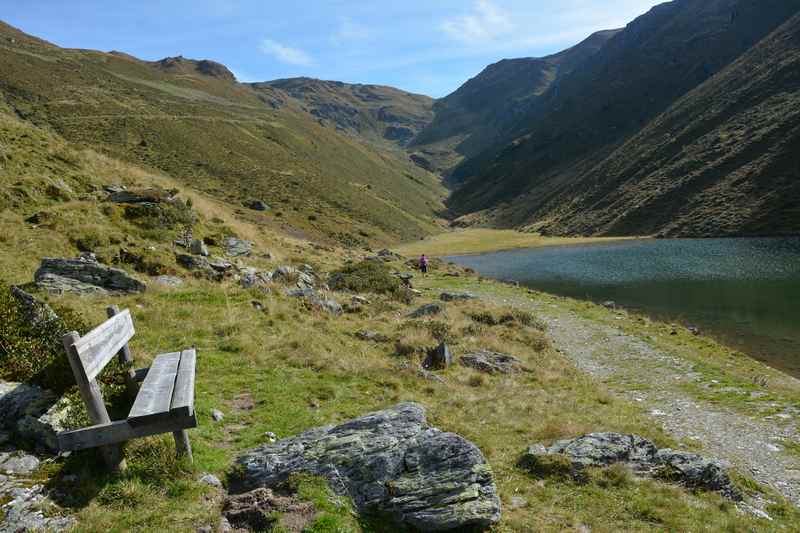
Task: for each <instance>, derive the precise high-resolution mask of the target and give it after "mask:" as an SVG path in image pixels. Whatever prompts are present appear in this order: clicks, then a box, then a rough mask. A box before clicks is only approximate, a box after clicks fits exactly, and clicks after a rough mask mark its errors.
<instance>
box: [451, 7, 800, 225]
mask: <svg viewBox="0 0 800 533" xmlns="http://www.w3.org/2000/svg"><path fill="white" fill-rule="evenodd" d="M798 9H800V2H798V1H796V0H792V1H785V0H781V1H779V0H768V1H763V2H753V1H750V0H714V1H712V2H708V1H700V0H676V1H674V2H670V3H668V4H663V5H660V6H657V7H656V8H653V9H652V10H651V11H650V12H649V13H647V14H646V15H643V16H642V17H639V18H638V19H637V20H635V21H634V22H632V23H631V24H629V25H628V26H627V27H626V28H625V30H623V31H622V32H620V33H619V34H617V35H615V36H614V37H613V38H612V39H611V40H609V42H608V43H607V44H606V45H605V46H604V47H603V48H602V49H601V50H600V51H599V52H598V53H597V54H595V55H594V56H592V58H591V60H589V61H587V62H585V63H584V64H583V67H584V68H581V69H576V70H574V71H573V72H572V73H570V74H569V75H568V76H566V77H565V78H564V79H563V80H562V82H561V83H560V84H559V86H558V87H557V88H556V87H554V88H551V89H549V90H548V92H547V94H545V95H543V96H542V97H541V98H540V99H539V101H538V102H537V105H536V106H533V107H532V108H531V110H530V111H529V113H528V114H527V115H526V116H525V118H524V119H522V120H520V121H519V122H518V123H517V125H516V127H514V128H512V130H511V132H510V134H509V135H508V141H504V143H500V144H498V145H495V146H494V147H492V148H491V149H489V150H486V151H484V153H482V154H481V155H480V156H477V157H475V158H473V159H471V160H469V161H467V162H465V163H464V164H462V165H461V166H460V167H459V168H458V169H457V170H456V172H455V177H456V178H457V179H461V180H465V181H467V184H466V185H465V186H464V187H462V188H461V189H459V190H457V191H456V192H455V193H454V195H453V197H452V198H451V200H450V203H449V205H450V207H451V209H452V210H453V211H454V212H455V213H456V214H458V215H460V214H466V213H471V212H476V211H480V210H484V209H487V208H491V212H489V213H483V214H484V215H486V216H484V217H483V220H484V221H486V220H489V221H491V222H492V223H494V224H497V225H507V226H518V225H523V224H529V223H531V222H534V221H540V222H546V221H547V220H548V219H550V218H552V217H554V216H558V217H561V218H565V217H572V218H579V217H581V216H582V212H581V211H579V210H577V209H576V205H574V204H573V203H572V197H573V195H574V194H575V192H576V191H579V190H581V187H582V185H581V177H582V176H583V175H585V174H586V173H587V172H589V171H590V169H591V168H592V167H594V166H595V165H597V164H599V163H600V162H601V161H602V160H603V159H605V158H606V157H608V156H609V155H610V154H611V153H612V152H613V151H614V150H615V149H617V148H618V147H619V146H620V145H621V144H622V143H623V142H625V140H626V139H628V138H629V137H630V136H632V135H634V134H636V133H637V132H638V131H639V130H641V129H642V128H643V127H644V126H645V125H646V124H647V123H648V122H649V121H650V120H652V119H653V118H655V117H656V116H657V115H658V114H659V113H661V112H663V111H664V110H666V109H667V108H668V107H669V106H670V105H671V104H672V103H674V102H675V101H676V100H677V99H678V98H680V97H681V96H683V95H685V94H686V93H687V92H689V91H690V90H692V89H693V88H695V87H697V86H698V85H699V84H701V83H702V82H704V81H705V80H707V79H709V78H711V77H712V76H713V75H714V74H715V73H717V72H719V71H720V70H721V69H723V68H724V67H725V66H727V65H728V64H730V63H731V62H732V61H734V60H735V59H737V58H738V57H739V56H741V55H742V53H744V52H745V51H747V50H748V49H749V48H751V47H752V46H753V45H754V44H755V43H757V42H758V41H759V40H760V39H762V38H764V37H765V36H767V35H768V34H769V33H770V32H771V31H773V30H774V29H775V28H777V27H778V26H779V25H780V24H781V23H783V22H785V21H786V20H787V19H788V18H789V17H791V16H792V15H793V14H794V13H795V12H797V10H798ZM644 163H646V162H645V161H639V164H644ZM627 231H628V232H634V233H642V231H641V230H637V229H634V228H631V227H629V228H628V230H627Z"/></svg>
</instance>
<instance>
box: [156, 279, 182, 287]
mask: <svg viewBox="0 0 800 533" xmlns="http://www.w3.org/2000/svg"><path fill="white" fill-rule="evenodd" d="M155 282H156V283H157V284H158V285H161V286H163V287H172V288H175V287H180V286H181V285H183V280H182V279H181V278H179V277H176V276H158V277H156V278H155Z"/></svg>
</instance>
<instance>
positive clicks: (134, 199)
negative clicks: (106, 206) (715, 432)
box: [108, 188, 173, 204]
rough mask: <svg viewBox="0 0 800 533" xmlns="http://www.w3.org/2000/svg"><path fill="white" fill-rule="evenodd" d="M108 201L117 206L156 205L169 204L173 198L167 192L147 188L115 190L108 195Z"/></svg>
mask: <svg viewBox="0 0 800 533" xmlns="http://www.w3.org/2000/svg"><path fill="white" fill-rule="evenodd" d="M108 200H109V201H110V202H114V203H117V204H157V203H160V202H170V201H172V200H173V198H172V197H171V196H170V195H169V193H167V191H164V190H161V189H156V188H149V189H140V190H136V191H129V190H126V189H122V190H117V191H114V192H111V193H110V194H109V195H108Z"/></svg>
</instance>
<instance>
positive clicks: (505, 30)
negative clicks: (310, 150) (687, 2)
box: [0, 0, 661, 97]
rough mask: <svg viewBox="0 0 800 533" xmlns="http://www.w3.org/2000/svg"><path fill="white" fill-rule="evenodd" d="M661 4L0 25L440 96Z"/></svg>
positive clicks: (564, 1)
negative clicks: (508, 62)
mask: <svg viewBox="0 0 800 533" xmlns="http://www.w3.org/2000/svg"><path fill="white" fill-rule="evenodd" d="M658 3H661V1H658V0H656V1H654V0H401V1H391V2H390V1H382V0H373V1H354V0H305V1H302V2H301V1H292V0H282V1H279V2H276V1H273V0H260V1H259V0H242V1H233V0H193V1H184V0H161V1H155V0H136V1H124V2H122V1H119V2H117V1H109V0H2V2H0V19H2V20H4V21H6V22H8V23H10V24H12V25H14V26H17V27H19V28H20V29H22V30H23V31H26V32H28V33H31V34H34V35H36V36H38V37H42V38H44V39H47V40H49V41H51V42H54V43H55V44H58V45H60V46H65V47H72V48H92V49H97V50H105V51H110V50H120V51H123V52H127V53H130V54H132V55H134V56H137V57H139V58H142V59H147V60H155V59H161V58H163V57H167V56H176V55H183V56H185V57H191V58H195V59H213V60H215V61H219V62H220V63H223V64H225V65H226V66H228V68H230V69H231V70H232V71H233V72H234V73H235V74H236V76H237V77H238V78H239V79H240V80H241V81H263V80H271V79H276V78H286V77H293V76H312V77H315V78H322V79H333V80H340V81H346V82H357V83H377V84H385V85H393V86H395V87H400V88H402V89H405V90H410V91H414V92H419V93H424V94H429V95H431V96H435V97H439V96H444V95H446V94H448V93H450V92H452V91H453V90H455V89H457V88H458V86H459V85H461V84H462V83H463V82H464V81H466V80H467V79H469V78H470V77H472V76H474V75H476V74H477V73H478V72H479V71H480V70H482V69H483V68H484V67H485V66H486V65H488V64H490V63H493V62H495V61H498V60H500V59H503V58H508V57H525V56H541V55H546V54H549V53H553V52H556V51H559V50H562V49H564V48H566V47H568V46H571V45H573V44H575V43H577V42H579V41H580V40H582V39H583V38H585V37H586V36H588V35H589V34H590V33H592V32H593V31H596V30H600V29H608V28H614V27H621V26H624V25H625V24H626V23H627V22H629V21H631V20H632V19H633V18H635V17H636V16H638V15H641V14H643V13H645V12H646V11H647V10H648V9H650V8H651V7H652V6H654V5H656V4H658Z"/></svg>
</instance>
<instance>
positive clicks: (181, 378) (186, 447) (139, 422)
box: [58, 306, 197, 470]
mask: <svg viewBox="0 0 800 533" xmlns="http://www.w3.org/2000/svg"><path fill="white" fill-rule="evenodd" d="M107 311H108V316H109V319H108V320H106V321H105V322H103V323H102V324H100V325H99V326H97V327H96V328H95V329H93V330H92V331H90V332H89V333H87V334H86V335H85V336H83V337H80V336H79V335H78V333H76V332H72V333H68V334H66V335H64V338H63V341H64V349H65V350H66V352H67V357H68V358H69V362H70V365H71V366H72V372H73V374H75V380H76V381H77V383H78V389H79V390H80V393H81V397H82V398H83V401H84V403H85V404H86V409H87V411H88V412H89V417H90V419H91V421H92V423H93V424H94V425H93V426H90V427H86V428H82V429H77V430H74V431H65V432H62V433H59V434H58V444H59V447H60V449H61V451H72V450H82V449H86V448H95V447H100V449H101V453H102V455H103V458H104V460H105V461H106V463H107V464H108V465H109V466H110V467H111V468H113V469H115V470H121V469H124V468H125V462H124V460H123V459H122V453H121V448H120V444H121V443H123V442H126V441H129V440H131V439H136V438H140V437H148V436H151V435H158V434H161V433H168V432H172V434H173V436H174V437H175V446H176V448H177V451H178V454H179V455H186V456H188V458H189V461H191V460H192V448H191V445H190V443H189V434H188V433H187V431H186V430H187V429H189V428H193V427H197V417H196V416H195V412H194V382H195V365H196V359H197V356H196V353H195V351H194V349H189V350H183V351H180V352H173V353H166V354H162V355H159V356H157V357H156V358H155V360H154V361H153V364H152V366H150V368H149V369H142V370H138V371H134V370H133V368H132V367H131V364H132V363H133V360H132V357H131V352H130V349H129V348H128V341H129V340H130V339H131V337H133V335H134V333H135V331H134V329H133V319H132V318H131V314H130V311H128V310H127V309H126V310H124V311H122V312H119V310H118V309H117V307H116V306H111V307H109V308H108V309H107ZM115 355H118V357H119V360H120V362H121V363H122V365H123V366H124V367H125V369H126V373H125V381H126V386H127V389H128V393H129V395H130V396H131V398H134V397H135V399H134V400H133V407H132V408H131V411H130V413H129V414H128V417H127V418H126V419H125V420H115V421H112V420H111V419H110V418H109V416H108V411H107V410H106V406H105V403H104V402H103V396H102V394H101V392H100V387H99V385H98V384H97V381H96V378H97V376H98V375H99V374H100V372H102V371H103V368H105V366H106V365H107V364H108V363H109V362H110V361H111V360H112V359H113V358H114V356H115ZM139 382H141V386H140V385H139Z"/></svg>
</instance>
